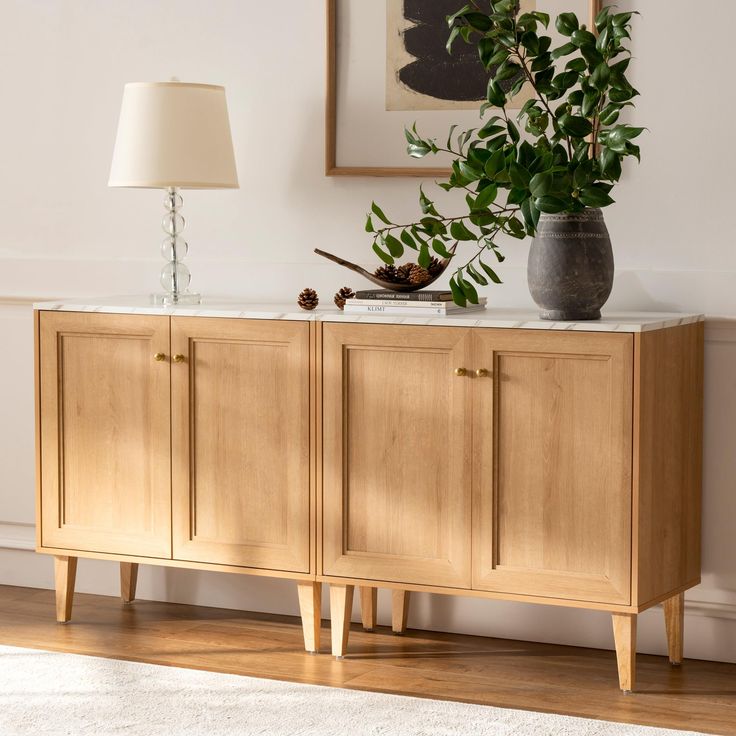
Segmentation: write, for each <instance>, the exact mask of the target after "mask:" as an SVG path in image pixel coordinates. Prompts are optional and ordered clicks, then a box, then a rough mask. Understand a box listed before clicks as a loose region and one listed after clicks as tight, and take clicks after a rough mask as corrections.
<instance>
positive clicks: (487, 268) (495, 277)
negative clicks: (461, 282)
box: [478, 259, 503, 284]
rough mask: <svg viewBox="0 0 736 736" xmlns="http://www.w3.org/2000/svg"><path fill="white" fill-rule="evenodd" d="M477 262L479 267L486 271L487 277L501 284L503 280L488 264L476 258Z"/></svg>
mask: <svg viewBox="0 0 736 736" xmlns="http://www.w3.org/2000/svg"><path fill="white" fill-rule="evenodd" d="M478 263H480V266H481V268H482V269H483V270H484V271H485V272H486V274H487V275H488V278H489V279H490V280H491V281H493V283H494V284H502V283H503V281H501V279H500V278H499V276H498V274H497V273H496V272H495V271H494V270H493V269H492V268H491V267H490V266H488V265H486V264H485V263H483V261H481V260H480V259H479V260H478Z"/></svg>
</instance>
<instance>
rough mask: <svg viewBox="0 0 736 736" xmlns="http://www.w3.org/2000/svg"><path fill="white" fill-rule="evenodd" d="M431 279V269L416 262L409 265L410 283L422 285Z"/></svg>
mask: <svg viewBox="0 0 736 736" xmlns="http://www.w3.org/2000/svg"><path fill="white" fill-rule="evenodd" d="M430 279H431V276H430V275H429V271H427V269H426V268H422V267H421V266H419V265H417V264H416V263H412V264H411V266H410V267H409V278H408V281H409V283H410V284H415V285H416V286H420V285H421V284H426V283H427V281H429V280H430Z"/></svg>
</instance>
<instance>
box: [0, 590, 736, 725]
mask: <svg viewBox="0 0 736 736" xmlns="http://www.w3.org/2000/svg"><path fill="white" fill-rule="evenodd" d="M295 595H296V592H295ZM328 627H329V623H328V622H324V627H323V631H322V652H323V653H322V654H320V655H319V656H310V655H308V654H306V653H305V652H304V651H303V650H302V634H301V626H300V624H299V621H298V619H296V618H290V617H286V616H267V615H263V614H254V613H245V612H240V611H229V610H222V609H216V608H202V607H194V606H182V605H174V604H170V603H155V602H149V601H136V602H135V603H134V604H132V605H129V606H124V605H123V604H122V603H121V602H120V601H119V600H118V599H116V598H109V597H105V596H94V595H83V594H77V595H76V596H75V601H74V614H73V619H72V622H71V623H70V624H66V625H60V624H57V623H55V620H54V595H53V592H52V591H48V590H36V589H33V588H13V587H5V586H0V644H6V645H14V646H20V647H31V648H37V649H49V650H54V651H63V652H73V653H77V654H92V655H97V656H102V657H114V658H118V659H127V660H132V661H137V662H152V663H154V664H162V665H172V666H176V667H189V668H193V669H204V670H211V671H214V672H228V673H235V674H242V675H252V676H256V677H265V678H275V679H281V680H290V681H293V682H306V683H313V684H319V685H333V686H338V687H346V688H352V689H358V690H373V691H377V692H389V693H397V694H401V695H415V696H419V697H427V698H438V699H447V700H458V701H464V702H472V703H481V704H487V705H496V706H501V707H507V708H519V709H528V710H537V711H548V712H554V713H563V714H568V715H577V716H584V717H588V718H599V719H605V720H610V721H621V722H627V723H639V724H644V725H652V726H661V727H668V728H675V729H678V728H679V729H688V730H695V731H706V732H709V733H717V734H723V735H724V736H726V735H728V736H730V735H731V734H733V735H734V736H736V665H732V664H722V663H715V662H704V661H698V660H687V661H686V662H685V663H684V665H683V666H682V667H680V668H673V667H670V665H669V663H668V662H667V661H666V659H664V658H663V657H652V656H645V655H640V656H639V658H638V683H637V692H636V693H634V694H633V695H629V696H624V695H622V694H620V692H619V690H618V682H617V675H616V662H615V659H614V655H613V653H612V652H607V651H601V650H596V649H582V648H576V647H563V646H554V645H549V644H534V643H529V642H519V641H509V640H504V639H488V638H484V637H477V636H459V635H451V634H437V633H429V632H422V631H409V632H408V633H407V634H406V635H405V636H403V637H397V636H393V635H392V634H391V633H390V630H388V629H383V628H379V629H378V631H377V632H376V633H373V634H369V633H364V632H363V631H362V629H360V628H359V627H356V626H354V627H353V631H352V633H351V635H350V648H349V654H348V657H347V658H346V659H345V660H343V661H336V660H335V659H334V658H332V657H331V656H329V654H328V652H329V630H328Z"/></svg>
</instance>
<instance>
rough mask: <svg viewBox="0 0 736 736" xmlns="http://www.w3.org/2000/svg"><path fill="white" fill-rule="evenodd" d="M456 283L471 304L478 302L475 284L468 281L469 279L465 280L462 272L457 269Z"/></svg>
mask: <svg viewBox="0 0 736 736" xmlns="http://www.w3.org/2000/svg"><path fill="white" fill-rule="evenodd" d="M457 280H458V283H459V284H460V288H461V289H462V291H463V294H465V297H466V298H467V300H468V301H469V302H470V303H471V304H477V303H478V292H477V291H476V288H475V286H473V284H471V283H470V281H466V280H465V279H464V278H463V277H462V272H461V271H458V277H457Z"/></svg>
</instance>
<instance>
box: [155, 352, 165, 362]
mask: <svg viewBox="0 0 736 736" xmlns="http://www.w3.org/2000/svg"><path fill="white" fill-rule="evenodd" d="M153 359H154V360H155V361H156V362H157V363H160V362H161V361H162V360H166V355H165V353H156V355H154V356H153Z"/></svg>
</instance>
